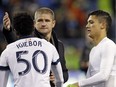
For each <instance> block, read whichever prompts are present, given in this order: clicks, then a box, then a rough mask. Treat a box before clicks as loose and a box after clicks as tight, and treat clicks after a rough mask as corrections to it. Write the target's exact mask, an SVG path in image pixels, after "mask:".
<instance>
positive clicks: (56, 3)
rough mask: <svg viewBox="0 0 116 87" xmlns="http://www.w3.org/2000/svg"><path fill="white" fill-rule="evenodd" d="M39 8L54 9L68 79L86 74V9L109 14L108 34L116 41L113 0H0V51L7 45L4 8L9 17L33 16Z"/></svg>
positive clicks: (88, 48)
mask: <svg viewBox="0 0 116 87" xmlns="http://www.w3.org/2000/svg"><path fill="white" fill-rule="evenodd" d="M39 7H49V8H51V9H52V10H53V11H54V12H55V15H56V22H57V23H56V26H55V28H54V30H55V31H56V32H57V36H58V37H59V38H60V39H61V40H62V41H63V43H64V46H65V56H66V64H67V68H68V69H69V77H70V78H69V80H68V82H73V81H75V80H77V79H82V78H84V77H85V74H86V70H87V67H88V60H89V59H88V54H89V52H90V50H91V47H92V46H91V44H89V42H88V40H87V38H86V32H85V31H86V30H85V25H86V20H87V14H88V13H89V12H91V11H94V10H98V9H101V10H104V11H107V12H109V13H110V15H111V17H112V20H113V24H112V27H111V29H110V30H109V32H108V37H109V38H111V39H112V40H113V41H114V42H116V14H115V13H116V5H115V0H0V53H1V52H2V51H3V50H4V49H5V47H6V45H7V42H6V40H5V37H4V35H3V33H2V20H3V16H4V13H5V12H6V11H7V12H8V13H9V15H10V17H11V18H12V14H13V13H14V12H15V11H17V10H27V11H29V12H30V13H31V14H32V15H34V12H35V10H36V9H38V8H39ZM68 82H67V83H66V84H68ZM9 87H10V86H9ZM64 87H65V86H64Z"/></svg>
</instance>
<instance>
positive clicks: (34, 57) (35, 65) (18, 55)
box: [16, 50, 47, 76]
mask: <svg viewBox="0 0 116 87" xmlns="http://www.w3.org/2000/svg"><path fill="white" fill-rule="evenodd" d="M26 54H28V51H18V52H16V57H17V62H18V63H24V64H26V69H25V70H24V71H21V72H19V75H20V76H22V75H25V74H27V73H28V72H29V71H30V70H31V63H30V62H29V61H28V60H26V59H23V58H21V55H26ZM38 54H42V55H43V58H44V68H43V70H40V69H39V68H38V65H37V58H38V57H37V56H38ZM32 64H33V67H34V69H35V70H36V71H37V72H38V73H41V74H44V73H46V71H47V56H46V54H45V52H43V51H41V50H37V51H35V52H34V53H33V56H32Z"/></svg>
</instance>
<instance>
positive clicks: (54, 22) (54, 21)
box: [52, 20, 56, 28]
mask: <svg viewBox="0 0 116 87" xmlns="http://www.w3.org/2000/svg"><path fill="white" fill-rule="evenodd" d="M55 24H56V20H53V26H52V27H53V28H54V27H55Z"/></svg>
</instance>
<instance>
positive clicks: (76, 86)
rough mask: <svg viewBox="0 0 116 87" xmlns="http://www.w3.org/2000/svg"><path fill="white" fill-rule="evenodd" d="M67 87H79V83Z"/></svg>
mask: <svg viewBox="0 0 116 87" xmlns="http://www.w3.org/2000/svg"><path fill="white" fill-rule="evenodd" d="M67 87H79V85H78V83H74V84H69V85H68V86H67Z"/></svg>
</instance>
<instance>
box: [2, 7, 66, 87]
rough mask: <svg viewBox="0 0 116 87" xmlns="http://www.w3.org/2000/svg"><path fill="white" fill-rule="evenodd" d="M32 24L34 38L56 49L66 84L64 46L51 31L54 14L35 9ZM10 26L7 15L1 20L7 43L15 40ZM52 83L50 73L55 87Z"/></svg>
mask: <svg viewBox="0 0 116 87" xmlns="http://www.w3.org/2000/svg"><path fill="white" fill-rule="evenodd" d="M34 23H35V24H34V26H35V29H34V36H36V37H39V38H43V39H46V40H47V41H49V42H50V43H51V44H53V45H54V46H55V47H56V49H57V51H58V53H59V56H60V62H61V66H62V71H63V77H64V82H66V81H67V80H68V69H67V68H66V61H65V57H64V45H63V43H62V42H61V41H60V40H59V39H58V38H57V36H56V33H55V32H54V30H53V28H54V26H55V24H56V20H55V14H54V12H53V11H52V10H51V9H49V8H46V7H42V8H39V9H37V10H36V12H35V15H34ZM10 26H11V22H10V19H9V16H8V14H6V15H5V16H4V19H3V33H4V35H5V37H6V40H7V42H8V43H11V42H14V41H15V40H16V39H17V37H16V35H15V33H14V31H13V29H11V27H10ZM54 81H55V77H54V75H53V73H52V72H51V73H50V83H51V86H52V87H55V85H54Z"/></svg>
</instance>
